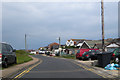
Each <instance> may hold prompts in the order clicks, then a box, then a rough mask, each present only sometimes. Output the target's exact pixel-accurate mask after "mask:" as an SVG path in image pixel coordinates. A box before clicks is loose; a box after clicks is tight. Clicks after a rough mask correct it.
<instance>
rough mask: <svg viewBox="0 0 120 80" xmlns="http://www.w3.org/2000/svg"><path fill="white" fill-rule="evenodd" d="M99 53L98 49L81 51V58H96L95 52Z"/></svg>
mask: <svg viewBox="0 0 120 80" xmlns="http://www.w3.org/2000/svg"><path fill="white" fill-rule="evenodd" d="M100 53H101V52H100V51H99V50H89V51H87V52H84V53H83V55H82V59H83V60H88V59H97V54H100Z"/></svg>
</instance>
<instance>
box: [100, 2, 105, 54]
mask: <svg viewBox="0 0 120 80" xmlns="http://www.w3.org/2000/svg"><path fill="white" fill-rule="evenodd" d="M101 16H102V17H101V21H102V52H104V51H105V46H104V5H103V0H101Z"/></svg>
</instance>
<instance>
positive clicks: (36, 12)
mask: <svg viewBox="0 0 120 80" xmlns="http://www.w3.org/2000/svg"><path fill="white" fill-rule="evenodd" d="M104 7H105V13H104V15H105V38H117V37H118V3H117V2H116V3H115V2H114V3H113V2H112V3H108V2H107V3H105V4H104ZM100 12H101V5H100V3H97V2H96V3H95V2H91V3H90V2H89V3H82V2H74V3H73V2H71V3H69V2H61V3H60V2H39V3H32V2H31V3H29V2H27V3H25V2H21V3H20V2H19V3H13V2H11V3H10V2H8V3H3V4H2V28H3V30H2V41H3V42H7V43H10V44H11V45H12V46H13V47H14V48H16V49H24V42H25V41H24V35H25V34H27V45H28V48H29V49H38V48H39V47H42V46H47V45H48V44H49V43H52V42H58V40H57V39H56V38H58V37H59V36H60V37H61V40H62V41H61V42H62V44H65V42H66V41H67V40H68V39H71V38H75V39H91V40H97V39H101V16H100V15H101V13H100Z"/></svg>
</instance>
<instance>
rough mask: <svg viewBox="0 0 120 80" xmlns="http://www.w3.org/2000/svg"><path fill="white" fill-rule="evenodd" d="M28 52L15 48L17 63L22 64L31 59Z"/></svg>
mask: <svg viewBox="0 0 120 80" xmlns="http://www.w3.org/2000/svg"><path fill="white" fill-rule="evenodd" d="M29 55H30V54H29V53H28V52H26V51H24V50H17V51H16V56H17V64H22V63H25V62H28V61H31V60H32V58H31V57H29Z"/></svg>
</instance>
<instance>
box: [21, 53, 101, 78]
mask: <svg viewBox="0 0 120 80" xmlns="http://www.w3.org/2000/svg"><path fill="white" fill-rule="evenodd" d="M34 57H36V58H39V59H41V60H42V62H41V63H39V64H38V65H36V66H34V67H33V68H32V69H31V70H29V71H28V72H27V73H25V74H24V75H21V77H20V78H102V77H101V76H98V75H97V74H95V73H92V72H91V71H87V70H86V69H84V68H82V67H80V66H78V65H76V64H75V63H74V62H73V61H74V60H68V59H60V58H54V57H46V56H41V55H34Z"/></svg>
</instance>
